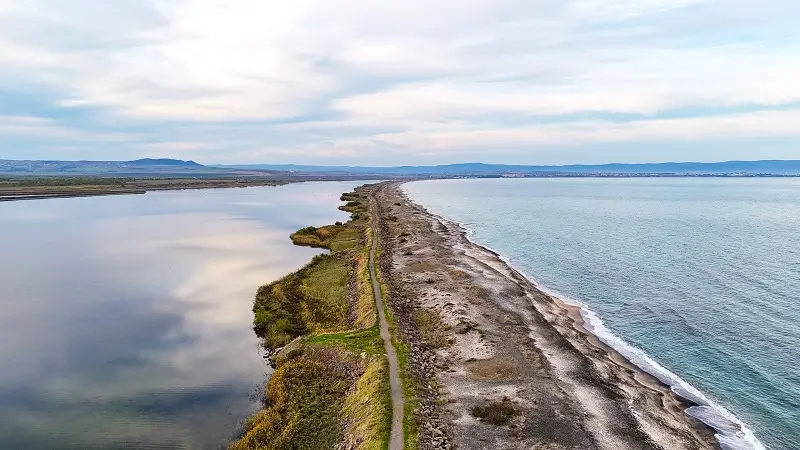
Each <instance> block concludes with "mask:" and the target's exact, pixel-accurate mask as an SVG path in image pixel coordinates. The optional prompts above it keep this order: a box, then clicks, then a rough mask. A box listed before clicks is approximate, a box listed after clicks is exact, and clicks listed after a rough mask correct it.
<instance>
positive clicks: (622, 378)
mask: <svg viewBox="0 0 800 450" xmlns="http://www.w3.org/2000/svg"><path fill="white" fill-rule="evenodd" d="M377 198H378V200H379V206H380V210H381V214H380V218H381V229H382V233H381V234H382V239H383V242H382V244H383V248H384V252H383V257H382V261H381V267H382V271H383V273H384V277H385V278H386V280H387V283H388V285H389V289H390V306H391V308H392V311H393V312H394V314H395V316H396V318H397V323H398V327H399V329H400V331H401V333H402V334H403V337H404V339H405V340H406V341H407V342H408V344H409V349H410V357H409V364H410V366H411V367H410V369H411V371H412V372H413V374H414V376H415V378H417V380H418V383H419V384H420V385H422V386H423V394H422V398H421V406H420V408H419V409H418V411H417V414H418V417H419V421H420V422H421V423H422V424H423V426H421V429H420V441H421V444H422V445H421V448H423V449H425V448H452V447H457V448H460V449H495V448H496V449H538V450H545V449H551V450H556V449H614V450H625V449H715V448H719V447H718V444H717V443H716V440H715V439H714V431H713V430H712V429H711V428H709V427H708V426H706V425H705V424H703V423H702V422H700V421H698V420H696V419H694V418H692V417H691V416H689V415H687V414H685V412H684V410H685V409H686V408H687V407H688V406H691V405H692V404H691V403H689V402H687V401H686V400H684V399H681V398H680V397H678V396H676V395H675V394H674V393H673V392H672V391H671V390H670V389H669V387H668V386H666V385H664V384H662V383H661V382H660V381H659V380H658V379H656V378H654V377H652V376H650V375H649V374H647V373H645V372H643V371H641V370H640V369H638V368H637V367H636V366H634V365H633V364H632V363H630V362H629V361H627V360H626V359H625V358H624V357H623V356H622V355H620V354H619V353H617V352H616V351H614V350H613V349H611V348H610V347H608V346H606V345H605V344H603V343H602V342H601V341H600V340H599V339H598V338H597V337H596V336H594V335H593V334H591V333H590V332H588V331H587V330H586V328H585V327H584V321H583V318H582V317H581V314H580V310H579V309H578V308H577V307H575V306H572V305H568V304H566V303H564V302H562V301H560V300H558V299H557V298H554V297H552V296H550V295H548V294H546V293H544V292H542V291H541V290H539V289H538V288H537V287H536V286H535V285H534V284H533V283H532V282H531V281H530V280H528V279H526V278H525V277H524V276H522V275H521V274H520V273H518V272H517V271H515V270H513V269H512V268H510V267H509V266H508V265H507V264H506V263H505V262H504V261H502V260H501V258H500V257H499V255H497V254H496V253H494V252H492V251H490V250H488V249H486V248H484V247H481V246H479V245H476V244H474V243H472V242H470V241H469V240H468V239H467V237H466V235H465V232H464V230H463V229H462V228H461V227H460V226H458V224H455V223H452V222H449V221H446V220H443V219H441V218H439V217H437V216H435V215H433V214H430V213H428V212H427V211H425V210H424V209H423V208H421V207H420V206H418V205H416V204H414V203H412V202H410V201H409V200H408V199H407V198H405V196H404V195H403V194H402V191H401V189H400V185H399V184H398V183H386V184H383V185H382V187H381V189H380V190H379V191H378V192H377ZM420 308H424V309H428V310H430V311H435V312H437V313H438V314H439V316H440V317H441V319H442V321H443V322H444V324H445V326H446V329H447V331H446V333H447V338H448V341H449V342H450V344H449V345H445V346H442V347H440V348H429V346H426V345H423V344H422V343H421V342H420V341H421V339H420V335H419V331H418V330H417V329H416V324H415V322H414V320H413V314H414V311H415V310H418V309H420ZM504 400H505V401H506V402H508V401H510V402H511V404H513V405H514V408H515V409H516V410H517V412H518V414H517V415H516V416H515V417H514V418H513V419H512V420H511V422H510V423H509V424H507V425H502V426H496V425H490V424H487V423H484V422H482V421H480V420H478V419H476V418H475V417H473V415H472V414H471V410H472V408H474V407H475V406H480V405H486V404H488V402H502V401H504Z"/></svg>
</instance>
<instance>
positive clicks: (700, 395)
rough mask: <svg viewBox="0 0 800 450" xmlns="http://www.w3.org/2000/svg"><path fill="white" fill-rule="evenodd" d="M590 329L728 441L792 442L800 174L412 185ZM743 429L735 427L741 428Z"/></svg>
mask: <svg viewBox="0 0 800 450" xmlns="http://www.w3.org/2000/svg"><path fill="white" fill-rule="evenodd" d="M404 189H405V191H406V193H407V194H408V195H409V197H410V198H411V199H412V200H414V201H416V202H418V203H420V204H421V205H423V206H425V207H426V208H427V209H429V210H430V211H431V212H433V213H436V214H440V215H443V216H445V217H447V218H449V219H452V220H454V221H457V222H461V223H462V224H463V225H464V226H465V227H466V228H467V229H468V230H470V236H471V239H472V240H473V241H475V242H477V243H480V244H483V245H486V246H488V247H490V248H492V249H494V250H495V251H497V252H498V253H500V254H501V255H503V256H504V257H505V258H507V260H508V261H509V262H510V263H511V265H512V266H514V267H515V268H517V269H519V270H521V271H522V272H524V273H525V274H526V275H528V276H530V277H531V278H533V279H534V280H535V281H536V282H538V283H539V284H540V285H541V286H542V287H543V288H545V289H546V290H550V291H551V292H554V293H556V294H557V295H559V296H561V297H563V298H565V299H571V300H573V301H577V302H580V303H581V304H583V305H585V306H586V308H587V311H586V312H585V315H586V316H587V318H588V319H590V322H591V323H592V324H593V327H594V330H595V332H597V333H598V335H599V336H600V337H601V338H603V339H604V340H605V341H606V342H608V343H610V344H612V345H614V346H615V347H617V348H618V349H620V350H621V351H622V352H623V353H624V354H626V355H627V356H628V357H629V358H631V359H632V360H634V361H635V362H636V363H637V364H639V365H640V366H642V367H643V368H645V369H646V370H648V371H650V372H651V373H654V374H656V375H657V376H659V377H660V378H661V379H663V380H664V381H666V382H668V383H669V384H671V385H673V389H674V390H676V391H677V392H679V393H681V394H682V395H685V396H687V397H689V398H692V399H694V400H695V401H697V402H698V403H700V404H701V405H704V406H702V407H699V408H692V410H690V411H689V413H691V414H693V415H695V416H697V417H699V418H701V419H703V420H704V421H706V422H707V423H709V424H712V425H714V426H715V427H716V428H717V429H718V430H719V434H718V437H719V439H720V442H721V444H722V445H723V447H725V448H764V447H766V448H769V449H775V450H777V449H781V450H783V449H786V450H789V449H800V347H798V345H800V180H798V179H688V178H670V179H665V178H659V179H487V180H437V181H423V182H415V183H410V184H407V185H405V187H404ZM738 423H743V424H745V425H744V427H743V428H742V429H743V431H739V432H737V431H738V430H739V428H740V427H741V425H739V424H738Z"/></svg>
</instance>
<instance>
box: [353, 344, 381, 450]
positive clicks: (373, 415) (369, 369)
mask: <svg viewBox="0 0 800 450" xmlns="http://www.w3.org/2000/svg"><path fill="white" fill-rule="evenodd" d="M342 412H343V413H344V416H345V417H347V419H348V421H349V423H348V425H347V427H346V433H347V434H349V435H352V436H354V438H355V440H356V441H357V442H359V446H358V448H359V449H361V450H382V449H384V448H387V446H388V442H389V434H390V433H391V428H392V424H391V420H390V419H391V417H392V397H391V392H390V391H389V370H388V367H387V364H386V358H374V357H373V358H370V360H369V362H368V363H367V365H366V368H365V369H364V373H363V375H361V378H360V379H359V380H358V382H356V388H355V390H354V391H353V392H352V393H351V394H350V395H348V396H347V398H346V399H345V404H344V409H343V411H342Z"/></svg>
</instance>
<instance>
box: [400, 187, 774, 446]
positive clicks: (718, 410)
mask: <svg viewBox="0 0 800 450" xmlns="http://www.w3.org/2000/svg"><path fill="white" fill-rule="evenodd" d="M401 192H402V195H403V196H404V197H405V198H406V200H407V201H408V202H409V203H411V204H413V205H415V206H417V207H418V208H420V209H422V210H424V211H425V212H426V213H427V214H429V215H431V216H432V217H435V218H437V219H438V220H441V221H444V222H448V223H450V224H452V225H453V226H455V227H457V228H458V229H459V230H460V231H461V232H462V233H463V237H464V239H466V240H467V241H469V242H470V243H471V244H472V245H474V246H476V247H479V248H481V249H483V250H484V251H486V252H488V253H491V254H492V255H494V256H495V257H496V258H497V259H499V260H500V261H502V262H503V263H504V264H505V265H506V266H507V267H508V269H509V270H511V271H513V272H516V274H517V275H518V276H520V277H522V278H523V279H525V280H526V281H527V282H529V283H531V284H533V287H534V288H535V289H537V290H538V291H540V292H541V293H542V294H544V295H546V296H548V297H550V298H551V299H552V301H553V302H555V303H556V304H558V305H559V307H560V308H561V309H563V310H564V311H565V312H566V314H567V316H568V317H570V319H572V320H573V326H574V328H575V329H576V330H577V331H579V332H580V333H582V334H584V335H585V336H586V339H587V340H588V341H589V342H590V343H591V344H592V345H594V346H596V347H598V348H601V349H603V350H604V351H606V352H607V353H608V357H609V358H610V359H611V360H612V361H613V362H614V363H616V364H618V365H619V366H620V367H623V368H626V369H628V370H632V371H634V372H636V374H635V375H634V379H635V380H636V381H638V382H639V383H640V384H642V385H643V386H645V387H648V388H651V389H662V388H667V389H669V390H670V391H671V392H672V394H673V395H675V396H676V397H677V398H678V400H679V401H680V402H682V403H683V404H684V405H685V408H684V414H686V415H688V416H690V417H692V418H694V419H697V420H699V421H701V422H702V423H703V424H705V425H706V426H707V427H709V428H711V429H713V430H714V432H715V439H716V442H717V444H718V445H720V446H722V448H723V449H726V450H727V449H731V450H734V449H735V450H765V449H766V447H764V445H763V444H762V443H761V442H760V441H759V440H758V438H757V437H756V436H755V433H754V431H753V429H752V428H750V426H749V425H747V424H746V423H744V422H743V421H742V420H741V419H739V418H738V417H737V416H736V415H735V414H733V413H732V412H730V411H729V410H727V409H726V408H725V407H724V406H722V405H720V404H719V403H717V402H716V401H715V400H713V399H710V398H709V397H708V396H707V395H706V394H705V393H703V392H702V391H701V390H700V389H698V388H696V387H694V386H692V385H691V384H690V383H689V382H688V381H686V380H684V379H683V378H682V377H681V376H679V375H677V374H675V373H674V372H672V371H671V370H670V369H668V368H667V367H665V366H663V365H662V364H661V363H659V362H657V361H655V360H654V359H653V357H651V356H650V355H648V354H647V353H646V352H645V351H644V350H642V349H640V348H638V347H636V346H634V345H632V344H630V343H628V342H627V341H625V340H624V339H623V338H622V337H620V336H618V335H617V334H615V333H614V332H613V331H611V330H610V329H608V328H607V327H606V325H605V323H604V322H603V320H602V319H601V318H600V317H599V316H598V315H597V314H596V313H595V312H594V311H593V310H592V309H591V308H590V307H589V306H588V305H586V304H585V303H583V302H581V301H578V300H574V299H572V298H570V297H569V296H566V295H563V294H560V293H558V292H557V291H555V290H553V289H549V288H547V287H545V286H542V285H541V284H540V283H539V282H538V281H536V279H535V278H533V277H532V276H530V275H528V274H527V273H525V272H524V271H523V270H522V269H520V268H518V267H515V266H514V264H513V263H512V261H511V260H510V259H509V258H507V257H505V256H503V255H502V254H501V253H500V252H498V251H497V250H495V249H493V248H491V247H489V246H487V245H484V244H481V243H479V242H476V241H475V240H473V239H472V237H471V236H472V235H473V233H474V230H472V229H471V228H469V225H468V224H466V223H462V222H459V221H457V220H453V219H451V218H449V217H446V216H444V215H441V214H436V213H433V212H430V211H428V210H427V208H425V207H424V206H422V205H420V204H418V203H416V202H414V201H413V200H411V199H410V198H408V196H407V195H406V193H405V192H404V191H402V188H401ZM598 329H599V330H600V331H597V330H598ZM609 341H615V342H613V343H612V342H609ZM637 360H640V361H641V360H643V362H637ZM679 391H682V392H679ZM698 410H703V411H704V412H705V414H703V412H698ZM709 410H710V411H709ZM737 427H738V430H737V429H736V428H737Z"/></svg>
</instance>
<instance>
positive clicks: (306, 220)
mask: <svg viewBox="0 0 800 450" xmlns="http://www.w3.org/2000/svg"><path fill="white" fill-rule="evenodd" d="M357 184H359V183H354V182H344V183H340V182H331V183H304V184H293V185H288V186H282V187H255V188H247V189H218V190H199V191H174V192H155V193H148V194H145V195H129V196H113V197H90V198H72V199H55V200H35V201H21V202H11V203H0V255H2V258H0V305H1V306H2V313H0V361H2V368H1V369H0V448H3V449H17V448H19V449H23V448H24V449H65V450H67V449H110V448H114V449H125V448H130V449H216V448H220V447H224V446H225V444H226V443H227V442H229V440H230V438H231V437H232V436H233V435H234V434H235V433H236V432H237V429H238V426H239V423H240V421H241V420H242V419H244V418H245V417H246V416H247V415H248V414H249V413H250V412H252V411H254V410H255V408H257V406H258V400H257V394H258V389H259V386H260V385H261V384H262V382H263V380H264V376H265V373H266V372H267V371H268V367H267V366H266V365H265V364H264V361H263V359H262V358H261V355H260V353H259V349H258V342H257V339H256V337H255V335H254V334H253V332H252V329H251V326H252V325H251V324H252V312H251V306H252V301H253V296H254V294H255V291H256V289H257V288H258V286H260V285H261V284H264V283H266V282H269V281H272V280H275V279H277V278H280V277H281V276H283V275H284V274H286V273H288V272H290V271H292V270H295V269H297V268H299V267H301V266H302V265H304V264H305V263H306V262H308V261H309V259H310V258H311V256H313V255H314V254H317V253H319V252H318V251H317V250H312V249H308V248H300V247H295V246H293V245H292V243H291V241H290V240H289V238H288V235H289V233H291V232H292V231H295V230H296V229H298V228H301V227H303V226H306V225H309V224H317V225H320V224H327V223H332V222H334V221H337V220H345V219H346V218H347V216H348V215H347V214H346V213H344V212H341V211H337V209H336V207H337V206H338V205H339V204H340V202H339V195H340V194H341V193H342V192H345V191H349V190H350V189H351V188H352V187H354V186H356V185H357Z"/></svg>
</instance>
